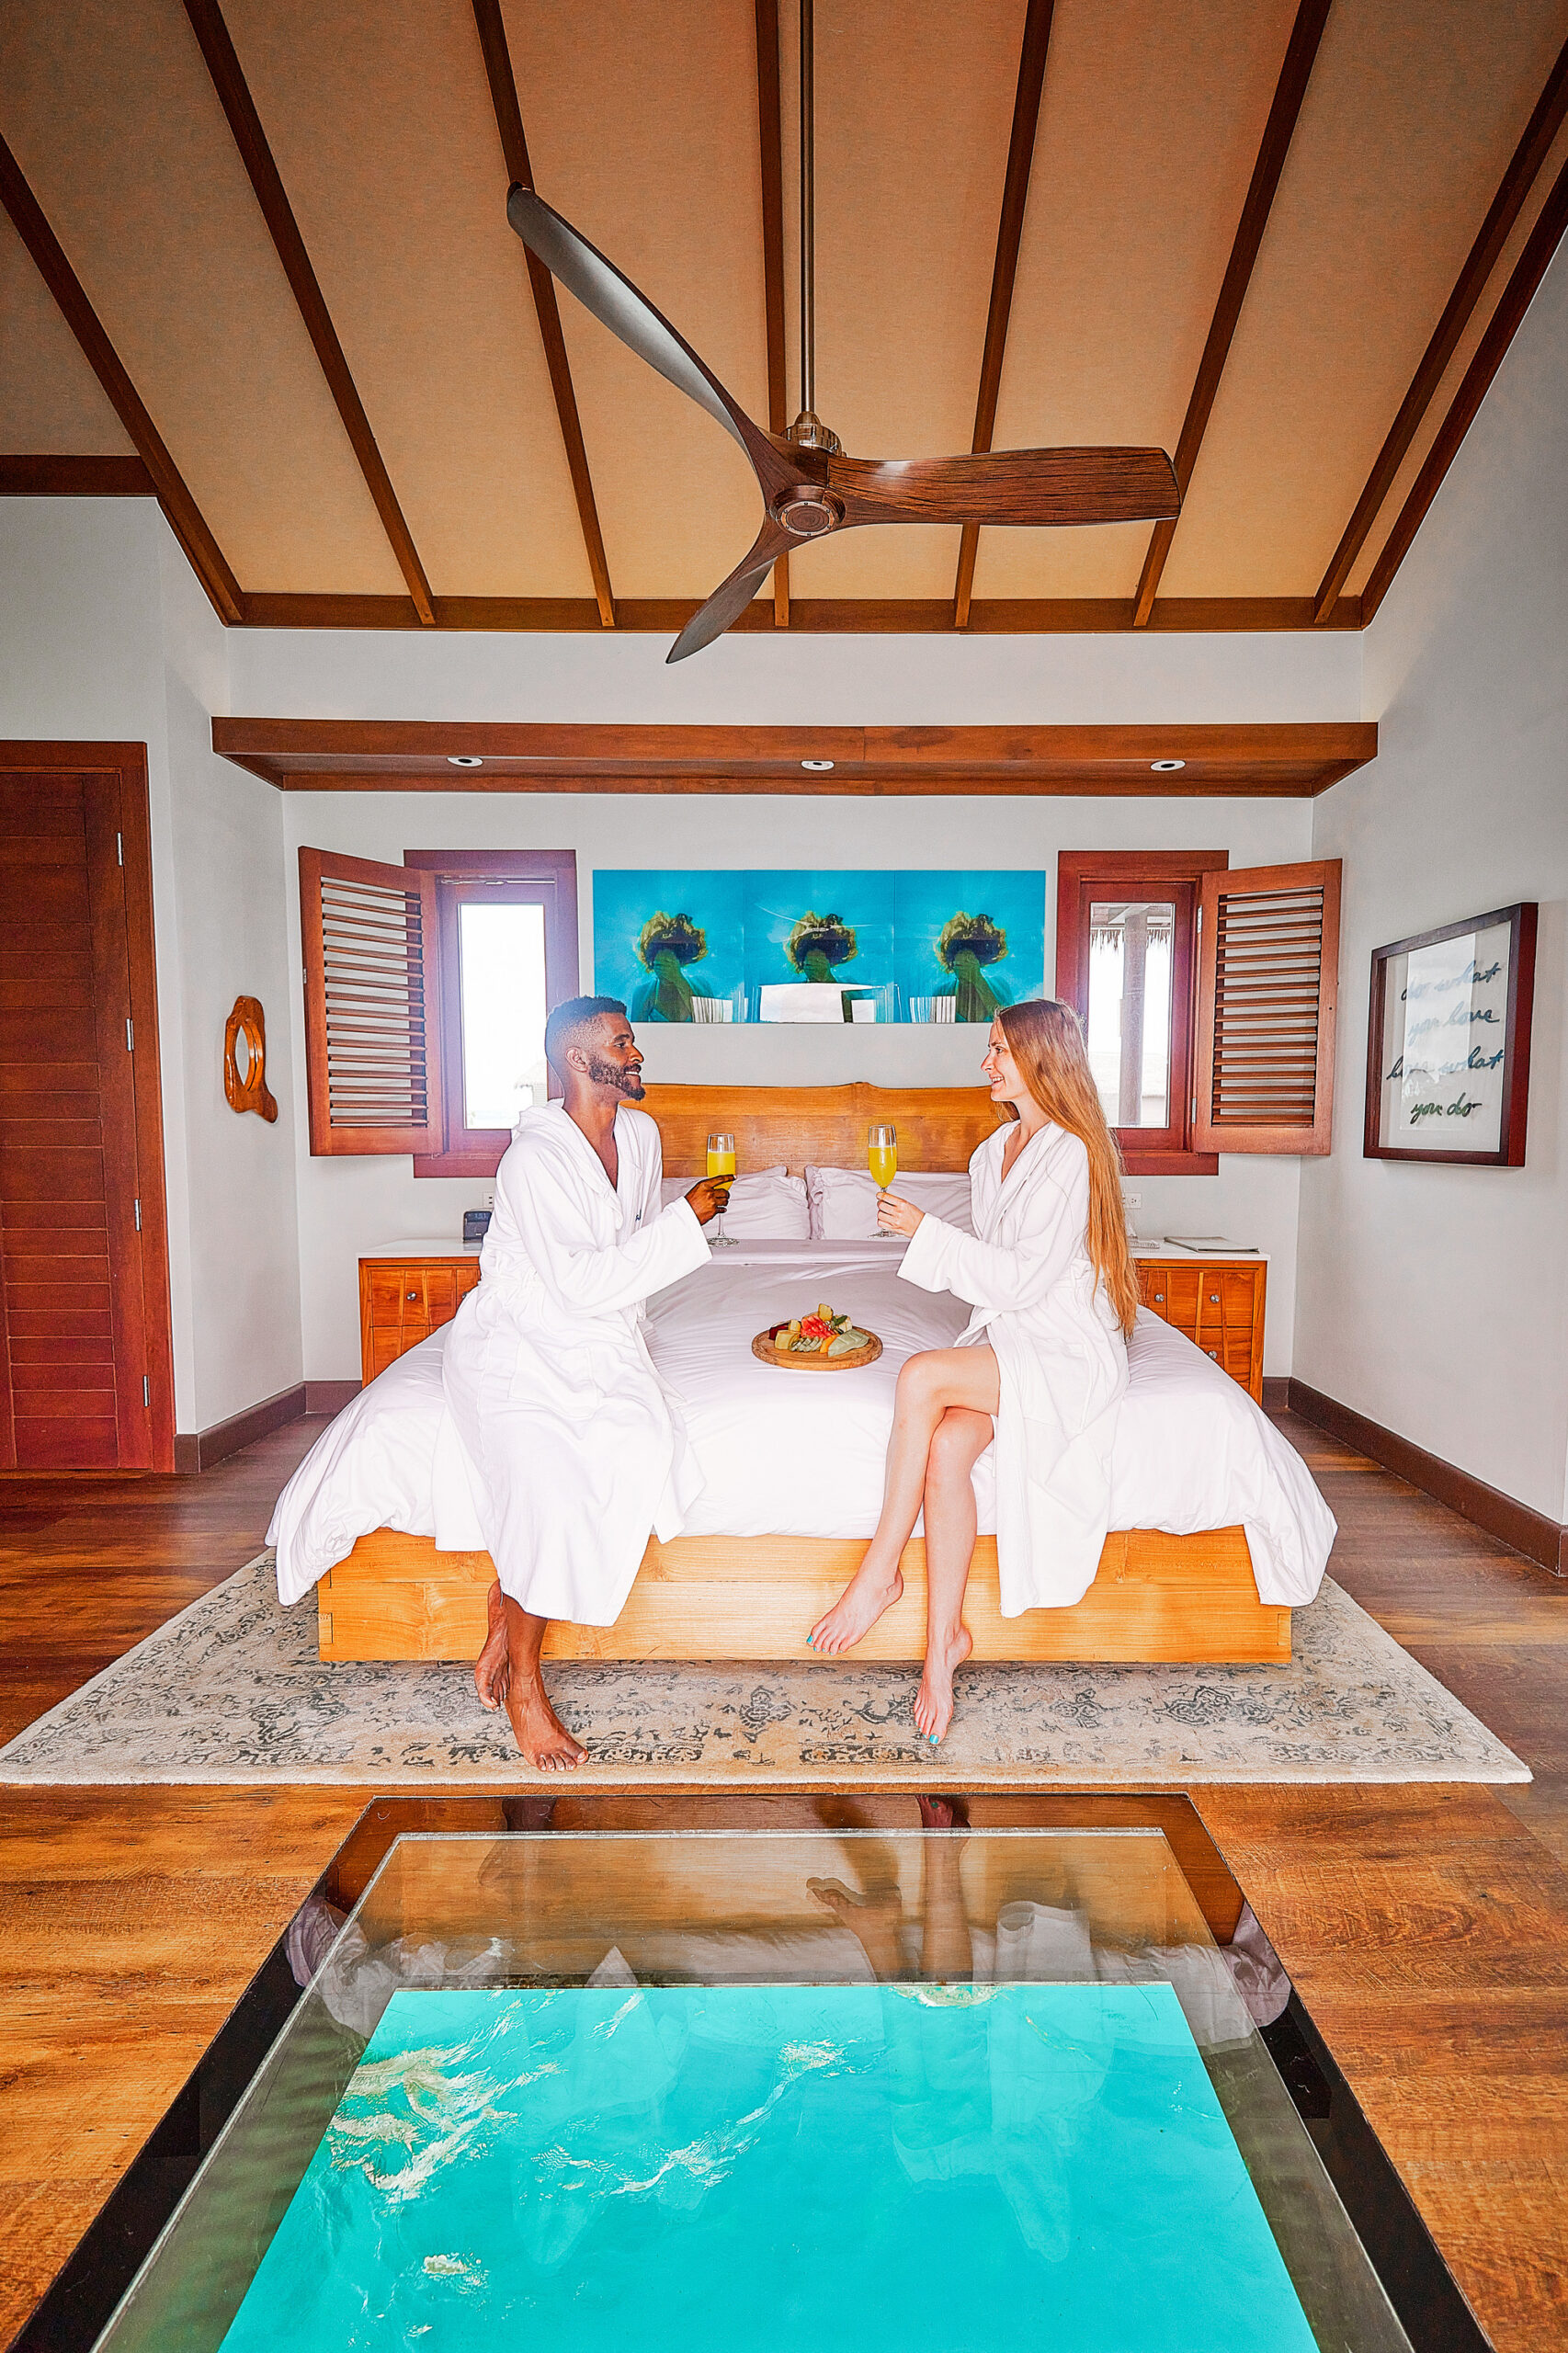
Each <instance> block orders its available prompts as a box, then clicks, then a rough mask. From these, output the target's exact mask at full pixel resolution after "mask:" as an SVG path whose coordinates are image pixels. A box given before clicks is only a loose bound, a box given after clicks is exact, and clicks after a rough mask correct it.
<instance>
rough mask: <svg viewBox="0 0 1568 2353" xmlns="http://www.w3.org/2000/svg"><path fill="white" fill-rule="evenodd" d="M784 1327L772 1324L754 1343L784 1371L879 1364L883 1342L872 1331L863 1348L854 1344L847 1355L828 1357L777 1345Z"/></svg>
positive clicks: (838, 1369)
mask: <svg viewBox="0 0 1568 2353" xmlns="http://www.w3.org/2000/svg"><path fill="white" fill-rule="evenodd" d="M781 1328H782V1327H781V1326H779V1325H778V1324H770V1325H769V1327H768V1329H767V1331H766V1332H759V1333H758V1334H757V1336H756V1339H755V1340H754V1341H753V1342H752V1344H751V1352H752V1354H753V1356H754V1357H759V1358H761V1359H762V1362H763V1363H764V1364H776V1365H778V1368H779V1370H781V1371H783V1372H853V1371H854V1370H855V1369H856V1367H857V1366H858V1365H863V1364H875V1363H876V1361H877V1358H879V1357H880V1356H881V1352H882V1344H881V1341H880V1340H879V1339H878V1337H877V1336H876V1334H875V1333H874V1332H872V1333H870V1334H869V1335H868V1336H867V1340H866V1345H865V1347H863V1348H851V1349H850V1351H849V1353H848V1355H847V1356H843V1357H824V1355H822V1354H821V1352H820V1351H819V1352H818V1353H817V1354H816V1355H815V1356H809V1357H808V1356H800V1357H798V1356H796V1355H795V1354H794V1353H793V1352H792V1351H790V1350H782V1349H778V1348H776V1347H774V1345H773V1335H774V1333H775V1332H776V1331H778V1330H779V1329H781Z"/></svg>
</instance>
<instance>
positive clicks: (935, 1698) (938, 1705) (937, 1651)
mask: <svg viewBox="0 0 1568 2353" xmlns="http://www.w3.org/2000/svg"><path fill="white" fill-rule="evenodd" d="M973 1648H974V1644H973V1643H972V1641H971V1638H970V1631H969V1628H968V1627H967V1626H960V1627H958V1628H957V1629H956V1630H955V1631H954V1632H952V1633H951V1634H948V1635H944V1636H943V1637H942V1638H941V1639H940V1640H937V1638H936V1637H930V1638H928V1639H927V1641H926V1671H925V1673H924V1674H923V1675H922V1676H921V1677H920V1688H919V1690H918V1691H917V1692H916V1693H915V1724H916V1726H917V1727H918V1729H919V1731H920V1733H922V1735H923V1736H924V1737H925V1738H926V1740H928V1741H929V1742H930V1743H931V1745H932V1746H933V1747H935V1746H936V1745H937V1742H938V1741H940V1740H945V1739H946V1738H947V1733H948V1726H949V1724H950V1723H951V1722H952V1720H953V1670H954V1668H955V1667H960V1666H961V1665H963V1663H964V1661H965V1659H966V1658H967V1657H968V1656H969V1654H970V1653H971V1650H972V1649H973Z"/></svg>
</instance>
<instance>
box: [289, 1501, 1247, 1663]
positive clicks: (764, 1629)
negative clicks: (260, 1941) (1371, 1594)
mask: <svg viewBox="0 0 1568 2353" xmlns="http://www.w3.org/2000/svg"><path fill="white" fill-rule="evenodd" d="M865 1549H866V1547H865V1544H864V1542H863V1541H862V1540H859V1539H855V1540H849V1541H829V1540H823V1539H820V1538H808V1537H798V1536H748V1537H733V1536H684V1537H678V1538H676V1540H675V1542H674V1543H671V1544H660V1543H659V1542H658V1541H657V1540H650V1542H649V1545H648V1550H647V1552H645V1553H644V1554H643V1556H642V1569H641V1570H640V1572H639V1574H638V1577H637V1582H636V1584H635V1585H634V1586H632V1588H631V1597H630V1599H629V1600H628V1602H627V1604H626V1607H625V1608H624V1609H623V1610H622V1611H621V1613H620V1616H619V1618H618V1619H617V1620H616V1622H615V1624H614V1625H613V1626H569V1625H562V1624H557V1625H553V1626H551V1630H550V1632H549V1635H548V1636H547V1638H546V1641H545V1656H546V1657H547V1658H596V1659H654V1658H668V1659H790V1658H801V1659H810V1658H813V1657H814V1656H815V1653H814V1652H812V1651H809V1650H808V1649H807V1648H806V1635H807V1633H808V1631H810V1629H811V1627H812V1625H813V1624H814V1623H815V1621H816V1620H817V1619H818V1618H819V1617H820V1616H821V1615H822V1612H823V1611H824V1609H825V1608H827V1607H828V1605H829V1603H830V1602H832V1601H834V1600H835V1598H836V1597H837V1596H838V1594H839V1593H840V1592H841V1591H842V1589H843V1587H844V1586H845V1584H846V1580H847V1579H848V1578H849V1576H850V1575H851V1574H852V1573H853V1572H854V1570H855V1569H856V1567H857V1566H858V1563H859V1560H860V1556H861V1554H862V1553H863V1552H864V1551H865ZM494 1574H495V1573H494V1568H493V1567H492V1565H491V1560H490V1555H489V1553H488V1552H437V1550H436V1547H435V1545H434V1544H433V1543H432V1541H431V1540H430V1539H429V1537H427V1536H399V1535H397V1534H396V1533H395V1532H394V1531H393V1530H392V1529H390V1528H380V1529H377V1530H376V1532H375V1533H374V1535H371V1536H362V1537H361V1538H360V1539H359V1541H358V1543H357V1544H356V1545H355V1547H354V1550H353V1552H351V1553H350V1554H349V1555H348V1558H347V1560H346V1561H340V1562H339V1563H338V1564H337V1566H336V1567H335V1568H334V1569H329V1570H328V1572H327V1574H325V1576H324V1577H323V1578H322V1580H321V1582H320V1584H319V1585H318V1586H317V1587H316V1595H317V1608H318V1611H319V1616H320V1636H321V1654H322V1656H323V1658H324V1659H404V1658H406V1659H472V1658H474V1657H476V1656H477V1655H478V1652H479V1648H480V1645H481V1643H483V1639H484V1630H485V1596H486V1594H487V1593H488V1591H489V1589H490V1586H491V1583H492V1581H493V1579H494ZM964 1614H965V1618H966V1620H967V1622H968V1624H969V1628H970V1631H971V1633H972V1634H973V1636H974V1656H975V1657H976V1658H977V1659H1062V1660H1073V1661H1082V1662H1084V1663H1085V1664H1093V1663H1096V1662H1105V1663H1119V1664H1123V1665H1139V1664H1142V1663H1154V1662H1159V1661H1216V1662H1218V1661H1235V1660H1242V1661H1252V1662H1263V1663H1265V1664H1267V1665H1276V1666H1284V1665H1289V1663H1290V1611H1289V1609H1282V1608H1277V1607H1275V1606H1273V1605H1272V1604H1268V1603H1265V1602H1261V1601H1259V1599H1258V1597H1257V1587H1256V1584H1255V1582H1254V1579H1253V1573H1252V1556H1251V1554H1250V1553H1249V1552H1248V1551H1247V1541H1246V1537H1245V1535H1244V1533H1243V1531H1242V1529H1239V1528H1219V1529H1211V1530H1209V1531H1206V1532H1205V1533H1204V1534H1202V1535H1199V1536H1164V1535H1161V1534H1159V1533H1157V1532H1156V1531H1155V1530H1153V1529H1146V1528H1134V1529H1119V1530H1116V1531H1114V1532H1113V1533H1112V1534H1111V1535H1109V1536H1108V1537H1107V1539H1106V1543H1105V1550H1104V1552H1102V1553H1101V1555H1100V1565H1099V1573H1098V1574H1097V1575H1096V1579H1095V1582H1094V1584H1093V1585H1092V1586H1090V1587H1089V1590H1088V1592H1087V1593H1086V1594H1085V1596H1084V1598H1083V1599H1082V1601H1080V1602H1077V1603H1075V1604H1074V1607H1073V1608H1070V1609H1030V1610H1027V1611H1026V1612H1025V1614H1024V1615H1023V1616H1022V1617H1021V1618H1004V1617H1003V1616H1002V1615H1001V1614H1000V1612H999V1611H998V1609H997V1607H996V1540H995V1539H994V1537H991V1536H983V1537H982V1538H981V1539H980V1542H979V1544H978V1546H977V1548H976V1552H975V1559H974V1573H973V1574H972V1576H971V1580H970V1587H969V1597H968V1601H967V1604H966V1607H965V1612H964ZM925 1624H926V1547H925V1545H924V1544H923V1543H921V1542H911V1543H910V1544H909V1545H907V1546H906V1547H905V1550H904V1554H903V1598H902V1600H900V1601H899V1602H898V1603H897V1604H896V1605H895V1607H894V1608H892V1609H890V1610H889V1611H888V1612H887V1614H886V1616H885V1617H883V1618H882V1619H881V1620H879V1622H878V1623H877V1625H876V1626H875V1627H874V1628H873V1629H872V1631H871V1632H870V1633H869V1635H868V1636H867V1638H866V1640H865V1641H864V1642H863V1643H861V1644H860V1645H859V1647H858V1650H857V1651H856V1652H855V1654H854V1655H855V1656H856V1657H857V1658H866V1659H908V1660H914V1659H917V1658H919V1656H920V1655H921V1652H922V1650H923V1649H924V1646H925V1644H924V1635H925Z"/></svg>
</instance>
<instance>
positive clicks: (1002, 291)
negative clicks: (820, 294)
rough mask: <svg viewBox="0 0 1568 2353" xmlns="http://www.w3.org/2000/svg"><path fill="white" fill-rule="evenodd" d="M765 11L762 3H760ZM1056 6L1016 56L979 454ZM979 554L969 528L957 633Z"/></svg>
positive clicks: (1034, 11)
mask: <svg viewBox="0 0 1568 2353" xmlns="http://www.w3.org/2000/svg"><path fill="white" fill-rule="evenodd" d="M758 5H759V6H760V5H761V0H758ZM1054 6H1055V0H1028V13H1027V15H1026V16H1025V17H1024V39H1023V46H1022V49H1021V50H1020V51H1019V55H1018V87H1017V95H1016V96H1015V97H1014V100H1013V131H1012V136H1011V138H1010V139H1009V140H1008V142H1007V170H1006V176H1005V178H1004V180H1003V182H1002V218H1001V222H1000V223H999V225H998V227H997V231H996V260H995V263H994V267H993V269H992V272H991V308H990V310H989V311H988V312H987V313H986V319H985V346H984V349H983V352H982V355H981V361H980V391H979V393H978V395H977V397H976V400H975V404H974V440H973V444H972V446H973V448H974V449H975V451H976V453H977V454H979V453H980V452H982V451H983V450H986V449H990V447H991V437H992V435H993V434H994V432H995V430H996V403H997V400H998V398H999V397H1000V394H1001V390H1002V361H1003V359H1004V358H1005V356H1006V349H1007V324H1008V321H1009V319H1010V318H1011V316H1012V311H1013V286H1014V282H1015V280H1016V279H1017V274H1018V246H1019V244H1020V242H1021V240H1022V237H1023V233H1024V212H1025V210H1026V208H1027V206H1028V195H1029V171H1030V167H1031V165H1033V163H1034V149H1035V134H1036V132H1037V131H1038V130H1039V128H1040V93H1041V91H1042V90H1043V89H1044V87H1045V61H1046V56H1047V53H1048V51H1050V48H1051V12H1052V10H1053V8H1054ZM979 551H980V526H979V524H978V523H966V524H965V525H964V527H963V529H962V531H961V533H960V537H959V568H958V576H957V578H956V580H955V581H954V583H953V627H954V628H955V629H967V628H968V627H969V613H970V602H971V597H973V594H974V560H975V557H976V555H977V554H978V553H979Z"/></svg>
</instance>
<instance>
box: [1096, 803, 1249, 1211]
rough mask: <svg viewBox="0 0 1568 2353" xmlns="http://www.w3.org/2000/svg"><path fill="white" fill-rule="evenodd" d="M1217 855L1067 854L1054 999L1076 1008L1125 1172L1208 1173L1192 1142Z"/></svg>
mask: <svg viewBox="0 0 1568 2353" xmlns="http://www.w3.org/2000/svg"><path fill="white" fill-rule="evenodd" d="M1228 857H1229V854H1228V852H1226V851H1224V850H1182V851H1169V850H1159V851H1155V850H1146V851H1131V852H1130V851H1125V850H1121V851H1118V850H1105V851H1095V850H1064V851H1063V852H1062V855H1061V857H1060V858H1059V859H1058V861H1057V902H1056V994H1057V995H1058V996H1060V997H1062V998H1063V999H1065V1001H1066V1002H1067V1003H1068V1004H1069V1005H1072V1006H1075V1007H1076V1008H1077V1013H1078V1017H1079V1019H1080V1020H1081V1021H1082V1022H1083V1024H1084V1031H1085V1037H1086V1039H1087V1040H1088V1048H1089V1068H1090V1069H1091V1070H1092V1071H1093V1073H1094V1076H1095V1085H1096V1088H1097V1089H1098V1092H1099V1098H1100V1101H1101V1103H1102V1104H1103V1105H1104V1107H1105V1115H1106V1118H1107V1120H1108V1121H1109V1123H1110V1125H1111V1126H1112V1127H1113V1128H1114V1129H1115V1130H1116V1132H1117V1137H1118V1141H1119V1143H1120V1145H1121V1156H1122V1159H1123V1160H1124V1162H1125V1163H1126V1165H1127V1173H1128V1175H1129V1176H1212V1175H1213V1174H1214V1173H1215V1171H1216V1169H1217V1168H1218V1166H1219V1161H1218V1157H1217V1156H1216V1154H1214V1153H1213V1152H1211V1151H1210V1152H1206V1153H1199V1152H1197V1151H1195V1150H1194V1148H1193V1135H1192V1116H1193V1106H1192V1093H1193V1089H1192V1081H1193V1069H1194V1058H1193V1040H1194V1034H1195V1026H1196V1014H1197V987H1196V979H1197V964H1196V958H1195V955H1194V947H1195V942H1196V937H1197V929H1198V925H1197V915H1198V894H1199V883H1200V881H1201V879H1202V877H1203V875H1204V874H1206V873H1208V872H1210V870H1213V869H1215V868H1223V867H1224V866H1225V865H1226V864H1227V863H1228Z"/></svg>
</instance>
